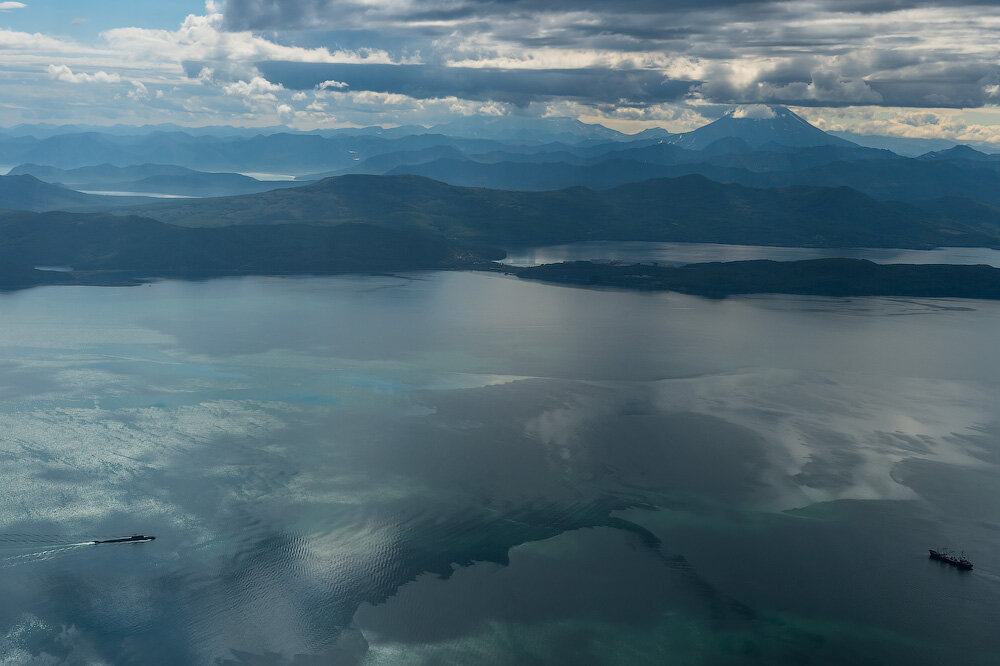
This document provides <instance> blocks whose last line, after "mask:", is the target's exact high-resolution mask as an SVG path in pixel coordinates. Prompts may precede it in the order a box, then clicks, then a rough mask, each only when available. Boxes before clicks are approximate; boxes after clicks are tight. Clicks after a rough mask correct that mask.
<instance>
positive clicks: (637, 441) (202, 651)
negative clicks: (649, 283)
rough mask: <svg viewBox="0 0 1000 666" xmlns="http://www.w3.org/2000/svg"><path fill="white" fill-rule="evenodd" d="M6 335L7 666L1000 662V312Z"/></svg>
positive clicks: (259, 321) (514, 306)
mask: <svg viewBox="0 0 1000 666" xmlns="http://www.w3.org/2000/svg"><path fill="white" fill-rule="evenodd" d="M0 321H3V326H2V327H0V442H2V444H0V475H2V478H3V480H4V483H3V484H2V487H0V599H3V603H0V655H3V658H4V660H5V661H7V662H11V663H23V662H28V661H31V660H36V661H43V662H44V660H46V659H48V660H50V661H67V662H71V663H73V662H76V663H93V662H105V663H116V664H118V663H124V664H128V663H136V664H159V663H163V664H176V663H198V664H200V663H205V664H291V663H296V664H308V663H323V664H326V663H337V664H340V663H345V664H387V663H389V664H410V663H413V664H426V663H495V664H521V663H530V662H536V663H567V664H569V663H572V664H580V663H607V664H617V663H623V664H635V663H695V664H702V663H703V664H729V663H731V664H743V663H767V664H799V663H814V664H837V663H859V664H883V663H910V664H925V663H926V664H931V663H935V664H937V663H941V662H942V661H944V662H947V661H950V660H952V659H953V658H954V655H956V654H961V656H962V660H963V661H964V662H966V663H972V664H987V663H991V660H992V659H993V658H994V656H995V654H996V650H997V649H998V648H1000V639H998V638H997V636H996V632H995V619H996V617H997V616H998V611H1000V554H998V553H1000V548H998V546H1000V519H998V515H1000V503H998V499H997V498H998V497H1000V492H998V491H1000V476H998V475H997V465H998V463H1000V428H998V409H997V408H998V403H997V400H996V395H997V388H998V380H997V377H998V371H1000V367H998V366H1000V360H998V357H997V355H996V354H995V352H994V349H995V339H996V331H997V330H998V329H1000V304H998V303H994V302H986V301H969V300H935V299H888V298H861V299H828V298H812V297H779V296H768V297H748V298H731V299H725V300H721V301H716V300H706V299H701V298H697V297H691V296H684V295H678V294H670V293H657V294H638V293H628V292H620V291H602V290H586V289H576V288H569V287H561V286H553V285H544V284H533V283H529V282H521V281H518V280H517V279H515V278H510V277H505V276H501V275H495V274H482V273H429V274H412V275H402V276H377V277H373V276H341V277H331V278H301V279H296V278H283V279H281V278H241V279H224V280H212V281H206V282H175V281H165V282H159V283H154V284H151V285H145V286H140V287H127V288H101V287H43V288H36V289H31V290H26V291H20V292H15V293H8V294H3V295H0ZM133 533H143V534H153V535H155V536H156V537H157V539H156V541H154V542H150V543H146V544H123V545H99V546H95V545H93V544H91V543H89V542H90V541H92V540H94V539H100V538H106V537H114V536H122V535H128V534H133ZM932 547H933V548H940V547H952V548H964V549H965V550H966V551H967V553H968V554H969V556H970V558H971V559H972V560H973V561H974V562H975V569H974V570H973V571H972V572H969V573H962V572H959V571H956V570H954V569H952V568H949V567H947V566H943V565H941V564H939V563H936V562H933V561H930V560H929V559H928V558H927V548H932Z"/></svg>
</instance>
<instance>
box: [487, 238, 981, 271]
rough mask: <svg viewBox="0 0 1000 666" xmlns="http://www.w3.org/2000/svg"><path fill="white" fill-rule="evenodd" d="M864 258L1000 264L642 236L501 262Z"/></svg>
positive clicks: (553, 248) (957, 250) (955, 256)
mask: <svg viewBox="0 0 1000 666" xmlns="http://www.w3.org/2000/svg"><path fill="white" fill-rule="evenodd" d="M837 257H839V258H846V259H867V260H868V261H874V262H875V263H877V264H963V265H978V264H985V265H987V266H993V267H1000V250H991V249H989V248H984V247H939V248H935V249H933V250H904V249H893V248H863V247H862V248H856V247H851V248H826V247H775V246H765V245H721V244H718V243H651V242H644V241H627V242H620V241H588V242H583V243H570V244H568V245H549V246H545V247H530V248H516V249H512V250H509V251H508V254H507V258H506V259H504V263H505V264H509V265H511V266H538V265H540V264H554V263H559V262H563V261H625V262H636V263H651V262H657V263H660V264H664V265H677V266H680V265H683V264H696V263H701V262H707V261H751V260H755V259H770V260H773V261H802V260H805V259H826V258H837Z"/></svg>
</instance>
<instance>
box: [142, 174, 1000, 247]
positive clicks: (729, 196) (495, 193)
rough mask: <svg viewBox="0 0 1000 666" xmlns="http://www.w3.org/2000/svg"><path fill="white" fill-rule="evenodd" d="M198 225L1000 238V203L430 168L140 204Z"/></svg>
mask: <svg viewBox="0 0 1000 666" xmlns="http://www.w3.org/2000/svg"><path fill="white" fill-rule="evenodd" d="M129 211H130V212H133V213H141V214H143V215H146V216H150V217H154V218H156V219H159V220H162V221H164V222H169V223H172V224H178V225H183V226H191V227H208V226H229V225H246V224H254V225H270V224H292V223H296V224H311V225H337V224H344V223H351V222H353V223H365V224H374V225H379V226H382V227H390V228H400V229H402V228H405V229H421V230H424V231H431V232H434V233H439V234H442V235H444V236H446V237H448V238H451V239H460V240H463V241H473V242H479V243H486V244H493V245H502V246H514V245H532V244H545V243H561V242H573V241H582V240H648V241H689V242H718V243H742V244H754V245H795V246H825V247H847V246H856V247H905V248H926V247H934V246H941V245H952V246H989V247H998V246H1000V211H998V210H996V209H993V208H991V207H988V208H986V209H981V210H980V211H979V212H980V214H979V215H978V216H977V218H976V219H975V221H973V222H967V221H964V220H963V218H961V217H957V218H952V217H949V216H948V215H947V214H946V212H942V211H939V210H934V209H933V207H930V208H924V207H921V206H917V205H915V204H904V203H897V202H880V201H876V200H875V199H872V198H871V197H869V196H867V195H864V194H861V193H860V192H858V191H856V190H852V189H850V188H846V187H838V188H824V187H788V188H776V189H755V188H750V187H744V186H741V185H735V184H723V183H717V182H713V181H710V180H708V179H707V178H704V177H702V176H696V175H692V176H683V177H680V178H663V179H655V180H648V181H643V182H639V183H631V184H628V185H623V186H621V187H617V188H614V189H611V190H604V191H593V190H588V189H585V188H570V189H566V190H558V191H552V192H512V191H501V190H488V189H480V188H466V187H455V186H450V185H446V184H444V183H440V182H437V181H433V180H430V179H427V178H422V177H419V176H362V175H350V176H340V177H335V178H328V179H325V180H322V181H320V182H318V183H315V184H312V185H307V186H303V187H296V188H289V189H284V190H275V191H270V192H264V193H260V194H250V195H244V196H234V197H224V198H215V199H199V200H184V201H170V202H166V203H160V204H153V205H149V206H143V207H134V208H131V209H129Z"/></svg>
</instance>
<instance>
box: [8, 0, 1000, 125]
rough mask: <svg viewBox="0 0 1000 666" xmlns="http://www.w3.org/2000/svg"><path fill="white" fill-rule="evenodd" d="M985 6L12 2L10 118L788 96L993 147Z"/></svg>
mask: <svg viewBox="0 0 1000 666" xmlns="http://www.w3.org/2000/svg"><path fill="white" fill-rule="evenodd" d="M998 35H1000V5H998V3H995V2H993V1H992V0H990V1H977V0H789V1H774V0H763V1H757V2H754V1H750V0H615V1H614V2H608V1H607V0H600V1H599V0H210V1H209V2H207V3H205V2H200V1H195V0H155V1H154V0H130V1H125V0H22V1H19V2H12V1H0V76H2V77H3V78H2V82H3V85H2V88H0V125H4V126H10V125H14V124H17V123H21V122H49V123H88V124H112V123H128V124H143V123H158V122H174V123H178V124H182V125H211V124H231V125H274V124H287V125H290V126H293V127H298V128H303V129H306V128H315V127H338V126H345V125H371V124H383V125H398V124H409V123H419V124H425V125H426V124H432V123H435V122H441V121H443V120H448V119H450V118H454V117H457V116H463V115H471V114H489V115H500V114H528V115H533V116H539V115H561V116H564V115H568V116H573V117H579V118H581V119H582V120H585V121H588V122H593V121H600V122H602V123H604V124H606V125H609V126H612V127H616V128H618V129H624V130H626V131H634V130H639V129H642V128H643V127H647V126H652V125H659V126H663V127H666V128H668V129H671V130H674V131H680V130H686V129H690V128H692V127H695V126H698V125H700V124H703V123H704V122H706V121H707V120H709V119H712V118H714V117H717V116H718V115H720V114H721V113H722V112H723V111H724V110H725V109H726V108H727V107H728V106H729V105H732V104H748V103H781V104H786V105H789V106H792V107H794V108H795V109H796V110H797V111H798V112H800V113H801V114H803V115H804V116H806V117H807V118H808V119H809V120H811V121H813V122H815V123H816V124H818V125H820V126H821V127H824V128H826V129H844V130H851V131H857V132H860V133H868V134H875V133H878V134H888V135H896V136H915V137H942V138H950V139H958V140H968V141H998V142H1000V111H998V109H997V108H996V107H995V105H996V104H997V103H998V102H1000V39H998V38H997V37H998Z"/></svg>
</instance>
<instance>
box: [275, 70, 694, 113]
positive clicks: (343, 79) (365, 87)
mask: <svg viewBox="0 0 1000 666" xmlns="http://www.w3.org/2000/svg"><path fill="white" fill-rule="evenodd" d="M258 67H259V68H260V70H261V72H262V73H263V74H264V76H266V77H267V79H268V80H269V81H273V82H275V83H280V84H282V85H283V86H284V87H285V88H288V89H291V90H309V89H312V88H315V87H317V86H319V85H320V84H322V83H323V82H324V81H337V82H338V83H342V84H346V87H344V88H343V90H349V91H371V92H380V93H398V94H402V95H408V96H410V97H415V98H419V99H429V98H441V97H460V98H462V99H469V100H478V101H486V100H492V101H498V102H506V103H510V104H516V105H519V106H524V105H526V104H528V103H530V102H533V101H537V100H543V99H553V98H563V99H573V100H586V101H589V102H595V101H596V102H606V103H618V102H621V101H626V102H628V103H630V104H658V103H662V102H670V101H676V100H678V99H681V98H683V97H684V96H685V95H686V94H687V93H688V92H689V91H690V89H691V88H692V86H694V85H696V84H697V83H698V82H692V81H671V80H669V79H667V78H666V77H665V76H664V75H663V74H662V73H660V72H657V71H651V70H633V71H621V70H609V69H595V68H586V69H584V68H581V69H559V70H552V69H546V70H501V69H489V68H471V67H441V66H432V65H355V64H334V65H329V64H318V63H292V62H265V63H258Z"/></svg>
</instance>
